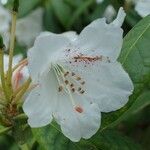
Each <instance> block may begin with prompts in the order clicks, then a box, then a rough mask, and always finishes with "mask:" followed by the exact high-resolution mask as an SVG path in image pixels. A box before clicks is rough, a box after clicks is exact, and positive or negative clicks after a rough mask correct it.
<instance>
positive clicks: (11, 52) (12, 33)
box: [7, 11, 17, 98]
mask: <svg viewBox="0 0 150 150" xmlns="http://www.w3.org/2000/svg"><path fill="white" fill-rule="evenodd" d="M16 20H17V12H14V11H13V12H12V25H11V37H10V48H9V66H8V72H7V85H8V89H9V90H8V93H9V95H10V96H12V83H11V79H12V62H13V53H14V45H15V32H16ZM10 98H11V97H10Z"/></svg>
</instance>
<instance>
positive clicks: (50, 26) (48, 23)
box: [43, 1, 61, 33]
mask: <svg viewBox="0 0 150 150" xmlns="http://www.w3.org/2000/svg"><path fill="white" fill-rule="evenodd" d="M43 21H44V22H43V25H44V28H45V30H46V31H51V32H55V33H58V32H61V29H60V25H59V23H58V20H57V18H56V17H55V14H54V11H53V7H52V1H47V2H46V4H45V12H44V16H43Z"/></svg>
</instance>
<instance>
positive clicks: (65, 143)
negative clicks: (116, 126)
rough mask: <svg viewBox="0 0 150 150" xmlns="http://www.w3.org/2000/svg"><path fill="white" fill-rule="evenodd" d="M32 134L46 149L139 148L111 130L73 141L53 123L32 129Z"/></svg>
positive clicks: (102, 149) (116, 149) (138, 149)
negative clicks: (87, 138)
mask: <svg viewBox="0 0 150 150" xmlns="http://www.w3.org/2000/svg"><path fill="white" fill-rule="evenodd" d="M33 135H34V137H35V138H36V140H37V141H38V143H39V144H40V146H42V147H43V149H45V150H48V149H51V150H55V149H56V150H108V149H110V147H111V150H120V147H121V150H140V147H139V145H138V144H135V143H134V142H133V141H132V140H131V139H129V138H127V137H124V136H123V135H120V133H118V132H116V131H112V130H106V131H103V132H101V134H96V135H95V136H93V138H92V139H91V140H81V141H80V142H78V143H73V142H71V141H70V140H69V139H67V138H66V137H65V136H64V135H63V134H62V133H61V132H60V131H59V128H58V126H57V125H56V124H55V127H54V125H51V126H46V127H44V128H39V129H33Z"/></svg>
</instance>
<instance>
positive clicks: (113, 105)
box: [23, 8, 133, 142]
mask: <svg viewBox="0 0 150 150" xmlns="http://www.w3.org/2000/svg"><path fill="white" fill-rule="evenodd" d="M124 18H125V13H124V11H123V9H122V8H121V9H120V10H119V13H118V16H117V18H116V19H115V20H114V21H113V22H112V23H110V24H107V23H106V19H105V18H103V19H97V20H95V21H93V22H92V23H91V24H89V25H88V26H87V27H85V28H84V29H83V31H82V32H81V33H80V35H78V36H77V35H76V33H73V32H69V33H65V34H54V33H49V32H45V33H42V34H41V35H40V36H39V37H37V38H36V40H35V43H34V46H33V47H32V48H31V49H30V50H29V52H28V63H29V64H28V65H29V72H30V75H31V78H32V82H33V84H35V85H37V86H36V87H35V88H34V89H33V90H32V91H31V92H30V94H29V96H28V98H27V99H26V100H25V103H24V105H23V109H24V112H25V113H26V114H27V116H28V123H29V125H30V126H31V127H42V126H45V125H47V124H49V123H51V121H52V120H53V118H54V119H55V120H56V122H57V123H58V124H59V125H60V127H61V130H62V132H63V134H64V135H65V136H67V137H68V138H69V139H71V140H72V141H75V142H77V141H79V140H80V139H81V138H85V139H88V138H90V137H91V136H92V135H94V134H95V133H96V132H97V130H98V129H99V127H100V124H101V112H110V111H115V110H117V109H119V108H121V107H123V106H124V105H125V104H126V103H127V101H128V97H129V96H130V95H131V93H132V91H133V84H132V81H131V80H130V78H129V76H128V74H127V73H126V72H125V71H124V69H123V68H122V66H121V64H120V63H119V62H117V58H118V56H119V54H120V50H121V48H122V43H123V37H122V34H123V30H122V29H121V25H122V23H123V21H124Z"/></svg>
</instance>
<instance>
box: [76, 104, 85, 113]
mask: <svg viewBox="0 0 150 150" xmlns="http://www.w3.org/2000/svg"><path fill="white" fill-rule="evenodd" d="M75 110H76V111H77V112H78V113H82V112H83V108H82V107H81V106H75Z"/></svg>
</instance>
